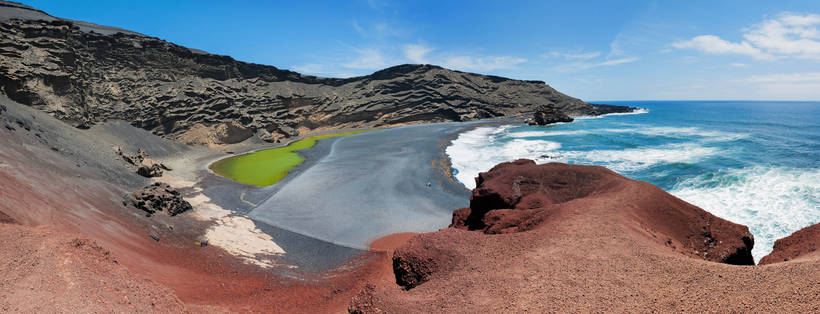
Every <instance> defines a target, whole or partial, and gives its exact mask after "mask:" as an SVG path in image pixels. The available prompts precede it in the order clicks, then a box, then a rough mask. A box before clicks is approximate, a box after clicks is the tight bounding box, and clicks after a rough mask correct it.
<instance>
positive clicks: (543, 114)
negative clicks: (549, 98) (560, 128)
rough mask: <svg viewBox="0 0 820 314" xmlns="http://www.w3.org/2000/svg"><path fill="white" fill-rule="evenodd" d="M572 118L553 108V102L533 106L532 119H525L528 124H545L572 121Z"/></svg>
mask: <svg viewBox="0 0 820 314" xmlns="http://www.w3.org/2000/svg"><path fill="white" fill-rule="evenodd" d="M572 121H573V119H572V118H571V117H570V116H568V115H566V114H565V113H563V112H561V111H560V110H558V109H556V108H555V105H553V104H546V105H539V106H538V108H535V113H534V114H533V117H532V119H530V120H527V121H526V122H527V124H529V125H547V124H553V123H558V122H572Z"/></svg>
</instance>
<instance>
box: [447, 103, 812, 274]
mask: <svg viewBox="0 0 820 314" xmlns="http://www.w3.org/2000/svg"><path fill="white" fill-rule="evenodd" d="M603 103H606V104H612V105H628V106H633V107H640V108H646V109H645V110H640V111H638V112H636V113H631V114H613V115H606V116H600V117H576V120H575V121H574V122H572V123H564V124H556V125H548V126H528V125H504V126H492V127H480V128H477V129H473V130H470V131H467V132H464V133H461V134H460V135H459V136H458V137H457V138H456V139H455V140H453V142H452V144H451V145H450V146H449V147H447V155H448V156H449V158H450V161H451V163H452V168H453V173H454V176H455V178H456V179H457V180H458V181H459V182H461V183H462V184H464V186H466V187H467V188H469V189H472V188H474V187H475V181H474V178H475V177H476V176H477V175H478V173H479V172H481V171H487V170H489V169H490V168H492V166H494V165H495V164H497V163H500V162H503V161H511V160H515V159H518V158H529V159H533V160H535V161H536V162H538V163H546V162H552V161H556V162H564V163H570V164H587V165H600V166H605V167H607V168H609V169H612V170H614V171H616V172H618V173H620V174H622V175H624V176H626V177H629V178H632V179H636V180H641V181H647V182H650V183H652V184H654V185H656V186H658V187H660V188H662V189H664V190H666V191H668V192H669V193H671V194H674V195H675V196H677V197H680V198H681V199H683V200H686V201H687V202H689V203H692V204H694V205H697V206H699V207H701V208H703V209H705V210H707V211H709V212H711V213H712V214H715V215H717V216H719V217H721V218H724V219H727V220H730V221H732V222H735V223H739V224H743V225H746V226H748V227H749V230H750V231H751V232H752V234H754V236H755V246H754V250H753V251H752V253H753V255H754V257H755V260H759V259H760V258H762V257H763V256H765V255H766V254H768V253H769V252H771V250H772V246H773V245H774V241H775V240H777V239H779V238H782V237H785V236H788V235H790V234H791V233H793V232H794V231H797V230H799V229H801V228H803V227H806V226H809V225H812V224H815V223H817V222H820V102H763V101H624V102H620V101H619V102H603Z"/></svg>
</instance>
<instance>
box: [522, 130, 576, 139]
mask: <svg viewBox="0 0 820 314" xmlns="http://www.w3.org/2000/svg"><path fill="white" fill-rule="evenodd" d="M583 134H589V131H586V130H575V131H526V132H510V133H509V134H508V136H509V137H515V138H528V137H544V136H564V135H583Z"/></svg>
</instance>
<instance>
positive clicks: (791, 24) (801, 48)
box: [672, 13, 820, 60]
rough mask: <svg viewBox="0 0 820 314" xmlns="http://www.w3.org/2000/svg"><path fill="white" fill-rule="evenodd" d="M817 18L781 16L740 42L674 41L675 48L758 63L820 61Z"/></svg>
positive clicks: (752, 30)
mask: <svg viewBox="0 0 820 314" xmlns="http://www.w3.org/2000/svg"><path fill="white" fill-rule="evenodd" d="M818 26H820V15H817V14H796V13H784V14H780V15H778V16H777V17H776V18H773V19H766V20H764V21H763V22H761V23H759V24H756V25H754V26H752V27H751V28H749V29H747V30H746V31H745V33H744V34H743V38H744V40H743V41H740V42H730V41H727V40H724V39H722V38H720V37H718V36H715V35H701V36H696V37H694V38H692V39H690V40H685V41H677V42H674V43H673V44H672V46H673V47H675V48H680V49H696V50H700V51H702V52H705V53H709V54H739V55H746V56H750V57H752V58H755V59H759V60H775V59H779V58H798V59H813V60H820V31H818Z"/></svg>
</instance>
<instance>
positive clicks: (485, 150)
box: [446, 127, 561, 189]
mask: <svg viewBox="0 0 820 314" xmlns="http://www.w3.org/2000/svg"><path fill="white" fill-rule="evenodd" d="M504 132H505V129H502V128H501V127H483V128H477V129H475V130H471V131H468V132H464V133H462V134H461V135H459V137H458V138H457V139H455V140H454V141H453V143H452V145H450V146H448V147H447V150H446V153H447V156H449V157H450V162H451V163H452V167H453V169H455V170H456V173H455V178H456V179H457V180H458V181H459V182H461V183H462V184H464V186H465V187H467V188H468V189H472V188H474V187H475V177H476V176H478V173H479V172H483V171H487V170H490V168H492V167H493V166H495V165H496V164H498V163H501V162H505V161H513V160H516V159H520V158H529V159H535V160H539V159H544V158H546V157H544V156H546V155H549V156H551V155H554V154H556V151H557V150H558V149H559V148H561V144H559V143H556V142H551V141H545V140H524V139H513V140H509V141H499V140H498V139H499V138H500V137H503V136H505V133H504Z"/></svg>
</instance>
